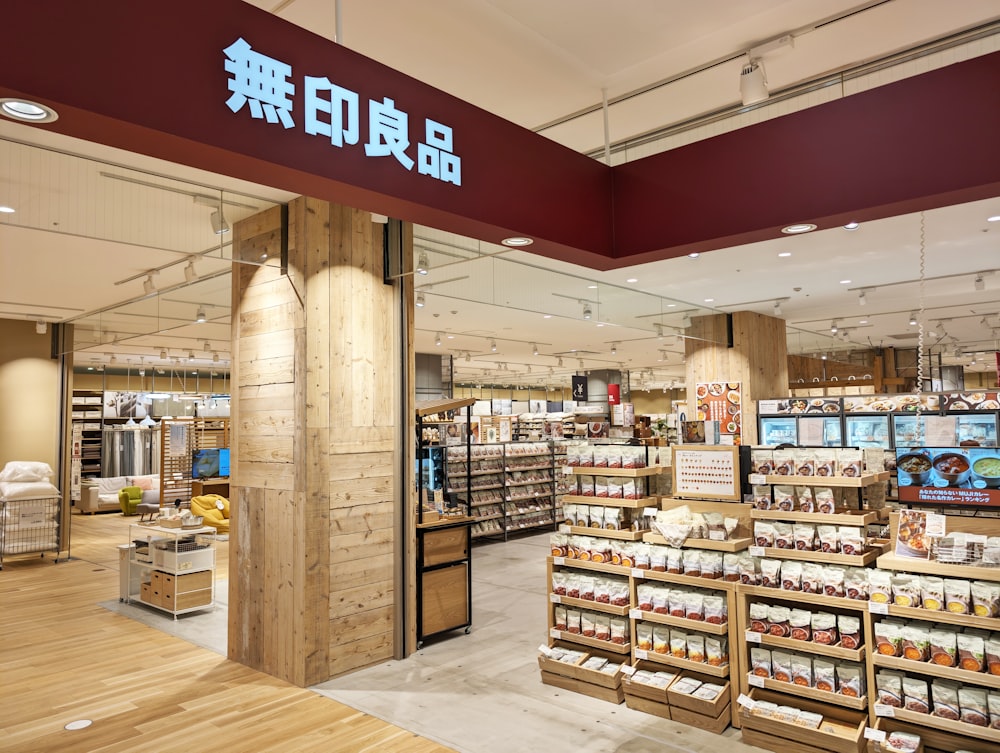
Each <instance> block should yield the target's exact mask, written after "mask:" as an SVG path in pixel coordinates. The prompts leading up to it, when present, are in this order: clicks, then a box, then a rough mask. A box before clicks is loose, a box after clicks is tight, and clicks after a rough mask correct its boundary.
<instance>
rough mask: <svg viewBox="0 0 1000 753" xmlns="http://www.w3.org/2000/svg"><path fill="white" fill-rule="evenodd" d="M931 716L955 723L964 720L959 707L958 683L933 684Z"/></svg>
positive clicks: (939, 681)
mask: <svg viewBox="0 0 1000 753" xmlns="http://www.w3.org/2000/svg"><path fill="white" fill-rule="evenodd" d="M931 702H932V711H931V714H932V715H934V716H937V717H940V718H942V719H950V720H951V721H953V722H957V721H960V720H961V718H962V713H961V710H960V709H961V707H960V706H959V705H958V683H957V682H950V681H948V680H934V681H933V682H932V683H931Z"/></svg>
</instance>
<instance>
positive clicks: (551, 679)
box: [542, 669, 625, 704]
mask: <svg viewBox="0 0 1000 753" xmlns="http://www.w3.org/2000/svg"><path fill="white" fill-rule="evenodd" d="M542 682H543V683H544V684H546V685H552V686H553V687H556V688H562V689H563V690H570V691H572V692H574V693H582V694H583V695H589V696H590V697H591V698H597V699H598V700H601V701H607V702H608V703H615V704H617V703H621V702H622V701H624V700H625V691H624V690H622V688H621V686H620V685H619V686H618V688H617V689H616V688H604V687H601V686H600V685H594V684H593V683H589V682H584V681H583V680H576V679H574V678H572V677H566V676H565V675H557V674H553V673H552V672H546V671H545V670H544V669H543V670H542Z"/></svg>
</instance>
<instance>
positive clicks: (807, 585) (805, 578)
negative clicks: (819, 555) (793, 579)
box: [802, 562, 823, 594]
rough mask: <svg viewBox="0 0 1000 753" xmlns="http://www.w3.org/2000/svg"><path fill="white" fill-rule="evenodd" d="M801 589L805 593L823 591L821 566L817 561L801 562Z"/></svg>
mask: <svg viewBox="0 0 1000 753" xmlns="http://www.w3.org/2000/svg"><path fill="white" fill-rule="evenodd" d="M802 591H803V593H807V594H819V593H823V566H822V565H820V564H819V563H817V562H803V563H802Z"/></svg>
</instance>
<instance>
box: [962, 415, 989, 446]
mask: <svg viewBox="0 0 1000 753" xmlns="http://www.w3.org/2000/svg"><path fill="white" fill-rule="evenodd" d="M955 418H956V420H957V421H958V442H959V444H962V443H963V442H975V443H976V444H977V445H978V446H979V447H996V446H997V414H996V413H969V414H967V415H956V416H955Z"/></svg>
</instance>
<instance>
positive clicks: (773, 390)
mask: <svg viewBox="0 0 1000 753" xmlns="http://www.w3.org/2000/svg"><path fill="white" fill-rule="evenodd" d="M730 330H731V331H730ZM730 336H731V347H730ZM684 353H685V355H686V358H687V373H686V378H687V394H688V401H689V409H690V410H691V411H692V412H693V411H695V410H697V400H696V399H695V398H694V387H695V385H696V384H697V383H699V382H740V383H741V385H742V392H741V395H740V403H741V413H742V422H741V423H742V428H743V434H742V437H741V443H742V444H757V441H758V438H757V401H758V400H762V399H766V398H770V397H778V396H780V395H787V394H788V349H787V346H786V341H785V322H784V320H783V319H778V318H776V317H773V316H766V315H765V314H755V313H753V312H752V311H737V312H736V313H734V314H730V315H727V314H713V315H711V316H699V317H695V318H694V319H692V321H691V326H690V327H689V328H688V330H687V338H686V339H685V341H684Z"/></svg>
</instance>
